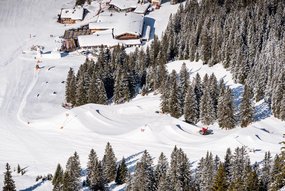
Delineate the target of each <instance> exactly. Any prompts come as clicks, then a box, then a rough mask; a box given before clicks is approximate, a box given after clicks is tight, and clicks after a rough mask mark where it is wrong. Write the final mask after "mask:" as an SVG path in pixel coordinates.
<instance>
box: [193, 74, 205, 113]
mask: <svg viewBox="0 0 285 191" xmlns="http://www.w3.org/2000/svg"><path fill="white" fill-rule="evenodd" d="M193 85H194V92H195V95H196V100H197V105H198V113H199V114H200V102H201V98H202V95H203V91H202V81H201V77H200V75H199V73H197V74H196V77H195V79H194V82H193Z"/></svg>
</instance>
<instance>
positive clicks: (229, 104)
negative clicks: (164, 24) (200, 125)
mask: <svg viewBox="0 0 285 191" xmlns="http://www.w3.org/2000/svg"><path fill="white" fill-rule="evenodd" d="M217 117H218V123H219V126H220V127H221V128H224V129H232V128H234V126H235V119H234V109H233V98H232V93H231V90H230V88H227V89H226V90H225V91H222V92H221V94H220V96H219V100H218V115H217Z"/></svg>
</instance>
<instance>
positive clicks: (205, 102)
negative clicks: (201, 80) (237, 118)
mask: <svg viewBox="0 0 285 191" xmlns="http://www.w3.org/2000/svg"><path fill="white" fill-rule="evenodd" d="M200 120H201V122H202V123H204V124H205V125H210V124H212V123H213V122H214V120H215V111H214V105H213V100H212V97H211V94H210V92H209V89H208V88H205V92H204V93H203V95H202V98H201V102H200Z"/></svg>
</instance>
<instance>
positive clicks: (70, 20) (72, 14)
mask: <svg viewBox="0 0 285 191" xmlns="http://www.w3.org/2000/svg"><path fill="white" fill-rule="evenodd" d="M83 18H84V8H82V7H80V6H79V7H74V8H73V9H61V12H60V14H59V17H58V22H59V23H63V24H74V23H75V22H76V21H82V20H83Z"/></svg>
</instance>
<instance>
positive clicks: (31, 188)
mask: <svg viewBox="0 0 285 191" xmlns="http://www.w3.org/2000/svg"><path fill="white" fill-rule="evenodd" d="M43 183H45V181H41V182H39V183H37V184H35V185H33V186H30V187H29V188H26V189H23V190H20V191H33V190H35V189H37V188H38V187H40V186H41V185H42V184H43Z"/></svg>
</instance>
